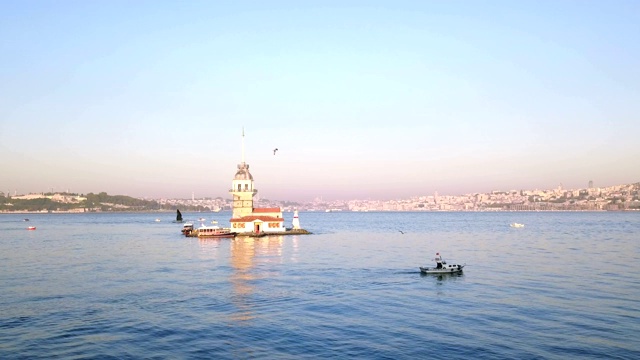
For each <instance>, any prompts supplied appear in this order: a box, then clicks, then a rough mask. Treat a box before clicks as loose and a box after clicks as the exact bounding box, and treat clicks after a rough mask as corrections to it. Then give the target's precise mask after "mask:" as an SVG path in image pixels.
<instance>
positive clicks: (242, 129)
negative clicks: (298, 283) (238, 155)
mask: <svg viewBox="0 0 640 360" xmlns="http://www.w3.org/2000/svg"><path fill="white" fill-rule="evenodd" d="M242 163H244V126H243V127H242Z"/></svg>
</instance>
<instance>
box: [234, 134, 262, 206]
mask: <svg viewBox="0 0 640 360" xmlns="http://www.w3.org/2000/svg"><path fill="white" fill-rule="evenodd" d="M229 192H230V193H231V194H232V195H233V213H232V215H231V218H232V219H238V218H241V217H243V216H249V215H251V213H252V212H253V196H254V195H255V194H256V193H257V192H258V190H256V189H254V187H253V176H252V175H251V173H250V172H249V164H247V163H245V162H244V128H243V129H242V162H241V163H240V164H238V171H237V172H236V175H235V176H234V178H233V181H232V182H231V190H229Z"/></svg>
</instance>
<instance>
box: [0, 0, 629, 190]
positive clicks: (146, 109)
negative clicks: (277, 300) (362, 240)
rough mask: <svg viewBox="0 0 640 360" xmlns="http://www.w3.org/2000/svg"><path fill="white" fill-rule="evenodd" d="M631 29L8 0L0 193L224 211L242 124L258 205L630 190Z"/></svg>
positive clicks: (546, 14)
mask: <svg viewBox="0 0 640 360" xmlns="http://www.w3.org/2000/svg"><path fill="white" fill-rule="evenodd" d="M639 23H640V3H638V2H636V1H612V2H606V3H604V2H575V1H520V2H505V1H487V2H481V3H478V2H472V1H451V2H422V1H416V2H414V1H400V2H393V3H391V2H385V1H375V0H374V1H370V2H364V3H363V2H348V1H347V2H343V1H340V2H334V1H323V2H304V3H300V2H293V1H275V2H267V3H225V2H222V3H220V2H146V1H139V2H134V3H123V2H118V1H95V2H93V1H92V2H71V1H64V0H63V1H58V2H45V1H42V2H18V1H16V2H4V3H2V4H1V5H0V33H2V34H3V38H4V40H3V41H1V42H0V52H1V53H2V54H3V56H2V57H0V159H1V160H2V164H1V165H0V191H3V192H5V191H10V192H11V193H13V192H14V191H16V190H17V192H18V193H30V192H47V191H50V190H51V189H54V191H65V190H67V189H68V190H69V191H71V192H74V193H88V192H100V191H105V192H107V193H109V194H121V195H129V196H135V197H147V198H161V197H165V198H191V194H192V193H194V195H195V196H196V197H218V196H220V197H224V198H226V197H229V196H230V195H229V193H228V189H229V188H230V187H231V180H232V178H233V176H234V174H235V170H236V165H237V164H238V163H239V162H240V161H241V131H242V127H244V129H245V134H246V138H245V146H246V148H245V158H246V162H247V163H248V164H249V165H250V170H251V173H252V174H253V176H254V178H255V184H256V188H257V189H258V191H259V192H258V194H259V196H261V197H263V198H268V199H286V200H291V201H306V200H311V199H314V198H316V197H323V198H325V199H327V200H337V199H380V200H384V199H393V198H406V197H410V196H416V195H424V194H433V193H434V192H435V191H437V192H438V193H439V194H447V195H456V194H466V193H473V192H489V191H492V190H520V189H551V188H555V187H557V186H558V185H559V184H560V183H562V184H563V186H564V187H566V188H586V187H587V186H588V182H589V181H593V182H594V186H596V187H605V186H613V185H618V184H628V183H634V182H637V181H639V179H640V167H639V166H637V162H638V159H640V146H637V137H638V134H640V121H638V119H637V114H639V113H640V72H638V70H637V69H638V68H637V59H639V58H640V42H638V41H637V24H639ZM274 148H278V149H279V150H278V151H277V153H276V154H275V155H274V152H273V149H274Z"/></svg>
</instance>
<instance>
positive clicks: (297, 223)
mask: <svg viewBox="0 0 640 360" xmlns="http://www.w3.org/2000/svg"><path fill="white" fill-rule="evenodd" d="M291 225H292V226H293V228H294V229H296V230H297V229H300V219H298V210H296V211H294V212H293V221H292V222H291Z"/></svg>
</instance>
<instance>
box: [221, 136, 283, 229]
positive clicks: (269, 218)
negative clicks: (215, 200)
mask: <svg viewBox="0 0 640 360" xmlns="http://www.w3.org/2000/svg"><path fill="white" fill-rule="evenodd" d="M229 192H230V193H231V195H232V196H233V203H232V209H233V210H232V213H231V220H230V222H231V231H233V232H236V233H262V232H274V233H277V232H284V231H285V227H284V219H283V218H282V211H281V210H280V208H254V207H253V197H254V196H255V195H256V194H257V193H258V190H257V189H256V188H255V187H254V184H253V175H251V173H250V172H249V164H247V163H246V162H245V160H244V129H242V161H241V162H240V164H238V170H237V171H236V175H235V176H234V177H233V180H232V182H231V189H230V190H229Z"/></svg>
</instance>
